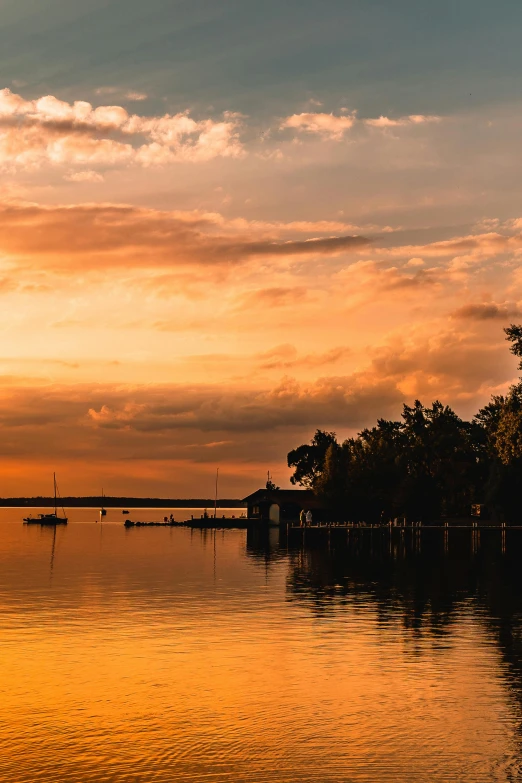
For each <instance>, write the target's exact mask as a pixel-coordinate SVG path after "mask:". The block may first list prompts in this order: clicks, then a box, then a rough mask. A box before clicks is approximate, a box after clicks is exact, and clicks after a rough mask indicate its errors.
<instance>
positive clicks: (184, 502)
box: [0, 496, 245, 509]
mask: <svg viewBox="0 0 522 783" xmlns="http://www.w3.org/2000/svg"><path fill="white" fill-rule="evenodd" d="M58 505H59V506H64V507H68V508H79V507H83V508H100V507H101V506H104V508H208V509H210V508H212V509H213V508H214V500H213V499H205V498H181V499H180V498H176V499H173V498H126V497H121V498H117V497H103V498H102V497H101V496H100V497H78V498H73V497H64V498H60V499H59V501H58ZM2 506H3V507H14V506H32V507H35V508H41V507H43V508H47V507H53V508H54V498H53V497H49V498H47V497H34V498H0V507H2ZM218 507H219V508H245V504H244V503H242V502H241V500H238V499H237V498H234V499H230V498H220V499H219V500H218Z"/></svg>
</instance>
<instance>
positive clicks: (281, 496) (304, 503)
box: [242, 488, 321, 509]
mask: <svg viewBox="0 0 522 783" xmlns="http://www.w3.org/2000/svg"><path fill="white" fill-rule="evenodd" d="M242 502H243V503H248V504H250V505H253V504H259V503H278V504H279V505H281V504H282V503H295V504H297V505H299V506H300V507H301V508H305V509H307V508H319V507H320V506H321V503H320V502H319V500H318V499H317V498H316V496H315V495H314V493H313V492H312V490H311V489H266V488H264V489H258V490H256V491H255V492H252V494H251V495H247V497H246V498H243V500H242Z"/></svg>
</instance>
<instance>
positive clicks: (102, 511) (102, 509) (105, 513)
mask: <svg viewBox="0 0 522 783" xmlns="http://www.w3.org/2000/svg"><path fill="white" fill-rule="evenodd" d="M104 499H105V495H104V494H103V488H102V506H101V508H100V516H101V517H106V516H107V510H106V509H105V508H104V506H105V504H104V502H103V501H104Z"/></svg>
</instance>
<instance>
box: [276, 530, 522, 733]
mask: <svg viewBox="0 0 522 783" xmlns="http://www.w3.org/2000/svg"><path fill="white" fill-rule="evenodd" d="M289 560H290V563H289V566H290V567H289V574H288V580H287V591H288V596H289V598H290V599H291V600H298V601H305V602H308V603H309V604H310V607H311V609H312V610H313V611H314V612H316V613H319V614H324V613H327V612H329V611H332V609H334V608H335V609H336V610H337V611H338V610H339V607H340V606H342V605H347V606H348V605H350V606H357V604H358V603H360V604H361V603H364V604H365V605H366V606H372V607H373V608H374V609H375V610H376V613H377V618H378V621H379V622H380V623H382V624H389V623H391V622H393V621H397V620H398V621H399V622H401V624H402V626H403V628H404V629H405V630H406V631H407V633H409V634H411V636H412V637H413V638H415V636H419V635H429V636H430V637H431V639H432V640H433V642H434V643H435V644H437V643H440V642H442V641H443V640H444V643H445V644H446V643H449V644H450V643H451V637H452V628H453V626H454V624H455V623H456V622H458V618H459V615H460V613H461V612H466V614H469V613H470V612H471V613H473V614H474V615H475V616H476V617H477V618H478V619H479V621H480V622H482V623H484V624H485V626H486V628H487V630H488V632H489V634H490V635H491V638H492V639H494V641H495V642H496V646H497V649H498V652H499V654H500V657H501V662H502V666H501V670H502V675H503V676H504V678H505V682H506V684H507V686H508V688H509V691H510V693H511V695H512V697H513V700H514V704H515V708H516V712H517V713H518V714H519V715H520V720H519V728H518V731H519V735H520V738H521V740H522V533H519V532H518V531H508V532H507V540H506V541H505V551H503V547H502V534H501V533H500V531H491V532H487V531H481V541H480V543H479V545H478V546H477V541H476V540H475V541H473V534H472V533H471V532H470V531H463V532H460V531H451V533H450V534H449V539H446V541H445V538H444V533H442V532H439V531H437V532H436V531H429V532H428V531H425V532H423V533H422V534H420V533H419V534H417V535H416V534H415V533H414V534H411V533H410V534H409V535H407V536H405V537H402V536H400V535H398V536H396V537H392V538H390V535H389V533H388V532H387V531H386V532H384V531H379V530H376V531H371V532H370V531H360V532H359V533H358V534H357V532H356V534H355V535H353V536H352V538H351V540H349V541H348V542H346V543H344V544H343V545H338V546H332V547H330V548H328V546H321V547H319V546H318V547H316V548H302V549H294V550H291V551H290V552H289Z"/></svg>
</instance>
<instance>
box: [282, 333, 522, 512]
mask: <svg viewBox="0 0 522 783" xmlns="http://www.w3.org/2000/svg"><path fill="white" fill-rule="evenodd" d="M504 332H505V334H506V339H507V340H508V341H509V342H510V343H511V346H510V350H511V353H513V354H514V355H515V356H517V357H519V358H521V357H522V326H520V325H518V326H517V325H514V324H512V325H511V326H509V327H508V328H506V329H504ZM518 369H519V371H522V361H520V363H519V365H518ZM288 466H289V467H290V468H293V469H294V473H293V475H292V477H291V479H290V481H291V482H292V484H298V485H300V486H302V487H305V488H307V489H312V490H313V491H314V492H315V494H316V495H317V497H318V498H319V499H320V500H321V501H322V503H323V504H324V506H325V507H326V508H328V509H329V510H330V512H331V513H332V514H334V515H335V518H336V519H338V520H339V521H347V522H366V523H380V524H383V523H387V522H389V521H391V520H395V519H401V520H405V521H407V522H408V523H410V522H412V521H415V522H417V521H419V522H427V523H429V522H433V521H434V520H436V519H441V518H448V517H468V518H469V517H470V516H471V514H472V506H475V509H474V513H475V514H476V515H477V516H481V517H482V518H489V519H491V520H492V521H494V522H508V523H509V522H511V523H513V522H516V521H518V522H519V521H520V518H521V510H522V377H521V378H520V379H519V381H518V382H517V383H515V384H514V385H513V386H511V388H510V389H509V391H508V393H507V395H506V396H502V395H494V396H492V397H491V400H490V401H489V403H488V404H487V405H485V407H483V408H481V409H480V410H479V411H478V412H477V414H476V415H475V416H474V417H473V419H472V420H471V421H464V420H463V419H461V418H460V417H459V416H457V414H456V413H455V412H454V411H453V410H452V409H451V408H450V407H449V406H448V405H443V404H442V403H441V402H439V401H438V400H436V401H435V402H433V403H432V404H431V406H429V407H426V406H424V405H423V404H422V403H421V402H420V401H419V400H416V401H415V402H414V404H413V405H412V406H409V405H404V406H403V412H402V417H401V420H400V421H387V420H385V419H379V420H378V421H377V425H376V426H375V427H372V428H370V429H364V430H362V432H360V433H359V434H358V435H357V436H356V437H353V438H348V439H347V440H345V441H343V442H342V443H339V442H338V440H337V437H336V433H335V432H326V431H324V430H317V431H316V433H315V435H314V437H313V439H312V441H311V443H309V444H304V445H302V446H298V447H297V448H295V449H293V450H292V451H290V452H289V454H288Z"/></svg>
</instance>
